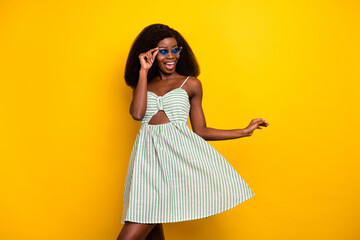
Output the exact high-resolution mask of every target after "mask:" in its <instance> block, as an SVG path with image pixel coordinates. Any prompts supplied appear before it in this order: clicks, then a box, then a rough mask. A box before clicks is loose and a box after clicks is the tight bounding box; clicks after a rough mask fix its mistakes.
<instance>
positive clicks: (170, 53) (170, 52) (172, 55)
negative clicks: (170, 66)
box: [166, 51, 175, 58]
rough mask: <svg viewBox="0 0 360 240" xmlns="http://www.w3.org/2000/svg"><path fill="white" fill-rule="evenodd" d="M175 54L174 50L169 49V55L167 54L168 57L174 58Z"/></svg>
mask: <svg viewBox="0 0 360 240" xmlns="http://www.w3.org/2000/svg"><path fill="white" fill-rule="evenodd" d="M174 57H175V56H174V54H173V53H172V51H169V53H168V55H166V58H174Z"/></svg>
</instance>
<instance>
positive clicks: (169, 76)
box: [159, 71, 179, 81]
mask: <svg viewBox="0 0 360 240" xmlns="http://www.w3.org/2000/svg"><path fill="white" fill-rule="evenodd" d="M178 75H179V74H178V73H177V72H173V73H170V74H166V73H163V72H161V71H159V76H160V80H162V81H166V80H170V79H173V78H174V77H176V76H178Z"/></svg>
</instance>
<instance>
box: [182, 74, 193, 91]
mask: <svg viewBox="0 0 360 240" xmlns="http://www.w3.org/2000/svg"><path fill="white" fill-rule="evenodd" d="M190 77H191V76H188V77H187V78H186V79H185V81H184V82H183V83H182V84H181V86H180V88H181V87H182V86H183V85H184V84H185V82H186V81H187V80H188V79H189V78H190Z"/></svg>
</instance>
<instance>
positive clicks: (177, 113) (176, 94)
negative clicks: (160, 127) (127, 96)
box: [141, 87, 190, 125]
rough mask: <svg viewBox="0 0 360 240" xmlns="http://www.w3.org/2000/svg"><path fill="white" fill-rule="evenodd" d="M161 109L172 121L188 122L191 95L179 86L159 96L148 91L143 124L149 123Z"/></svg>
mask: <svg viewBox="0 0 360 240" xmlns="http://www.w3.org/2000/svg"><path fill="white" fill-rule="evenodd" d="M160 110H163V111H164V112H165V114H166V116H167V117H168V119H169V121H170V122H175V121H182V122H185V123H186V122H187V120H188V118H189V112H190V102H189V95H188V93H187V92H186V90H185V89H183V88H181V87H179V88H175V89H173V90H171V91H169V92H167V93H166V94H165V95H163V96H158V95H156V94H155V93H153V92H150V91H147V107H146V112H145V116H144V118H143V119H142V120H141V125H143V124H148V123H149V121H150V120H151V118H152V117H153V116H154V115H155V114H156V113H157V112H158V111H160Z"/></svg>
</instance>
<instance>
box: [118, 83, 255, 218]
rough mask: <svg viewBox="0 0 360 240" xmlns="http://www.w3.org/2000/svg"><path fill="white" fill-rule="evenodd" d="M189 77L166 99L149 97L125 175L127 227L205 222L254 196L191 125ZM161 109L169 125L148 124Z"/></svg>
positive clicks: (149, 94)
mask: <svg viewBox="0 0 360 240" xmlns="http://www.w3.org/2000/svg"><path fill="white" fill-rule="evenodd" d="M188 78H189V77H188ZM188 78H187V79H188ZM187 79H186V80H185V81H184V82H183V84H182V85H181V86H180V87H179V88H176V89H173V90H171V91H170V92H168V93H166V94H165V95H164V96H161V97H159V96H157V95H156V94H155V93H152V92H148V93H147V94H148V96H147V97H148V101H147V109H146V114H145V116H144V118H143V119H142V121H141V127H140V130H139V132H138V134H137V136H136V139H135V143H134V146H133V149H132V152H131V156H130V160H129V165H128V171H127V175H126V181H125V188H124V205H123V215H122V220H121V223H122V224H124V223H125V221H131V222H138V223H167V222H180V221H186V220H193V219H200V218H206V217H209V216H212V215H215V214H218V213H221V212H224V211H226V210H228V209H231V208H233V207H235V206H237V205H238V204H240V203H242V202H244V201H245V200H248V199H249V198H251V197H253V196H255V194H254V193H253V192H252V191H251V189H250V188H249V186H248V185H247V184H246V182H245V181H244V180H243V179H242V177H241V176H240V175H239V174H238V173H237V172H236V170H235V169H234V168H233V167H232V166H231V165H230V163H229V162H228V161H227V160H226V159H225V158H224V157H223V156H222V155H221V154H220V153H219V152H218V151H216V149H214V148H213V147H212V146H211V145H210V144H209V143H208V142H206V141H205V140H204V139H203V138H202V137H200V136H199V135H197V134H196V133H195V132H193V131H192V130H191V129H190V128H189V127H188V125H187V120H188V117H189V111H190V102H189V96H188V94H187V92H186V90H185V89H183V88H182V86H183V85H184V83H185V82H186V81H187ZM158 110H164V111H165V113H166V115H167V117H168V118H169V120H170V122H169V123H164V124H158V125H151V124H148V122H149V121H150V119H151V117H152V116H153V115H154V114H156V112H157V111H158Z"/></svg>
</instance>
